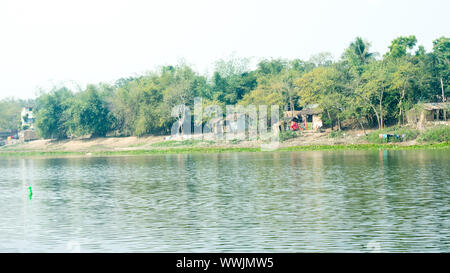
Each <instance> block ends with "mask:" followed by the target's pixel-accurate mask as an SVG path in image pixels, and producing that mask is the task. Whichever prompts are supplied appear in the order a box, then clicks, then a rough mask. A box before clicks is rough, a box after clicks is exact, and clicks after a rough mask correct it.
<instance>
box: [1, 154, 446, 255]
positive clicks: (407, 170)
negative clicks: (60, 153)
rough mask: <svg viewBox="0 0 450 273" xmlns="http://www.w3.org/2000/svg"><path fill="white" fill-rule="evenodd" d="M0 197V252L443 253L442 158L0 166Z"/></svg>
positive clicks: (229, 158) (119, 160)
mask: <svg viewBox="0 0 450 273" xmlns="http://www.w3.org/2000/svg"><path fill="white" fill-rule="evenodd" d="M29 186H31V187H32V191H33V194H32V196H31V197H30V195H29V189H28V187H29ZM0 195H1V196H0V252H378V251H381V252H449V251H450V153H449V152H448V150H423V151H422V150H414V151H335V152H329V151H314V152H281V153H277V152H273V153H272V152H271V153H269V152H264V153H220V154H183V155H154V156H153V155H152V156H124V157H84V158H83V157H79V158H7V157H4V158H0Z"/></svg>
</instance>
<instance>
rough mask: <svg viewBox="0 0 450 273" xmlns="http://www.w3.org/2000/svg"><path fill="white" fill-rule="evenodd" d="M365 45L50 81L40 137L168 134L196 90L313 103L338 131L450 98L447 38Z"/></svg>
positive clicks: (227, 98) (210, 98) (232, 97)
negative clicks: (381, 50)
mask: <svg viewBox="0 0 450 273" xmlns="http://www.w3.org/2000/svg"><path fill="white" fill-rule="evenodd" d="M370 46H371V45H370V43H369V42H367V41H366V40H363V39H362V38H359V37H358V38H356V39H355V41H353V42H352V43H350V45H349V47H348V48H347V49H346V50H345V52H344V53H343V54H342V56H341V57H340V58H339V60H337V61H334V60H333V59H332V58H331V56H330V54H329V53H321V54H318V55H315V56H313V57H312V58H311V59H310V60H308V61H304V60H299V59H295V60H283V59H267V60H263V61H260V62H259V63H258V64H257V67H256V69H253V70H250V69H248V63H249V61H248V60H247V59H238V58H231V59H230V60H221V61H218V62H217V63H216V66H215V71H214V73H213V74H212V75H211V76H210V77H208V76H205V75H200V74H198V73H197V72H195V71H194V70H193V69H192V68H191V67H190V66H189V65H186V64H178V65H176V66H164V67H161V68H160V69H158V70H157V71H154V72H151V73H148V74H146V75H142V76H139V77H130V78H122V79H119V80H118V81H116V83H115V84H113V85H110V84H98V85H89V86H87V88H86V90H82V91H78V92H73V91H71V90H69V89H67V88H65V87H63V88H54V89H53V90H51V91H49V92H46V93H42V94H41V95H40V96H39V97H38V98H37V99H36V106H37V108H36V109H37V112H36V122H37V124H36V127H37V129H38V132H39V134H40V135H41V136H42V137H44V138H66V137H69V136H82V135H88V134H90V135H92V136H105V135H106V134H108V133H109V134H113V135H123V136H129V135H136V136H141V135H145V134H167V133H170V128H171V125H172V123H173V122H174V118H173V117H171V109H172V108H173V107H174V106H175V105H179V104H185V105H186V106H189V107H191V108H192V107H193V105H194V98H195V97H202V98H203V104H204V106H208V105H212V104H214V105H219V106H221V107H223V112H224V113H225V105H229V104H241V105H244V106H245V105H250V104H254V105H273V104H278V105H280V108H281V109H284V110H292V109H296V110H297V109H301V108H302V107H305V106H306V105H308V104H318V105H319V107H320V108H321V109H322V110H323V120H324V122H325V124H326V125H327V126H330V127H332V128H333V129H335V130H340V129H341V128H342V127H343V121H352V122H354V124H359V125H361V126H362V127H364V126H369V127H378V128H383V127H384V126H386V125H392V124H396V123H398V124H403V123H404V122H405V119H406V117H405V113H406V111H408V110H409V109H411V108H412V107H413V106H414V105H415V104H417V103H418V102H437V101H442V100H443V97H446V96H448V94H449V92H450V88H449V76H450V65H449V60H450V38H446V37H441V38H439V39H436V40H435V41H434V42H433V49H432V50H431V52H426V51H425V49H424V47H423V46H417V39H416V37H415V36H408V37H399V38H397V39H395V40H393V41H392V43H391V45H390V46H389V51H388V52H386V53H385V54H384V55H383V56H380V55H379V54H377V53H375V52H371V50H370ZM1 106H2V104H0V109H1ZM0 112H2V110H0ZM0 114H1V115H3V113H0ZM0 119H1V118H0Z"/></svg>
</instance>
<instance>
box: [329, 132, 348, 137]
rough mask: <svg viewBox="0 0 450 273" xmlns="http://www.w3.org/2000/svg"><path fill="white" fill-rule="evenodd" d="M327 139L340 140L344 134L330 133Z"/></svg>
mask: <svg viewBox="0 0 450 273" xmlns="http://www.w3.org/2000/svg"><path fill="white" fill-rule="evenodd" d="M328 137H329V138H342V137H344V132H342V131H331V133H330V134H329V135H328Z"/></svg>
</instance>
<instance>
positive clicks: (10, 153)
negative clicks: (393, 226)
mask: <svg viewBox="0 0 450 273" xmlns="http://www.w3.org/2000/svg"><path fill="white" fill-rule="evenodd" d="M420 149H450V143H449V142H447V143H438V144H432V143H431V144H422V145H409V146H405V145H398V144H350V145H345V144H344V145H305V146H294V147H285V148H280V149H277V150H276V151H275V152H293V151H340V150H420ZM234 152H265V151H262V150H261V149H260V148H236V147H188V148H184V147H181V148H168V149H150V150H127V151H92V152H90V153H88V152H64V151H54V152H20V151H17V152H16V151H0V156H13V157H27V156H31V157H35V156H45V157H60V156H132V155H158V154H187V153H234Z"/></svg>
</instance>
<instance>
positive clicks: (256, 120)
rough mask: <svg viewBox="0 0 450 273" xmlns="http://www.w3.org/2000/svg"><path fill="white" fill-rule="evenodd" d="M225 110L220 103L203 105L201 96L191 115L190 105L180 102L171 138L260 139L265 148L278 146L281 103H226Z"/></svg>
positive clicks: (176, 109)
mask: <svg viewBox="0 0 450 273" xmlns="http://www.w3.org/2000/svg"><path fill="white" fill-rule="evenodd" d="M225 112H226V113H223V110H222V107H220V106H218V105H209V106H206V107H203V104H202V98H199V97H196V98H194V107H193V113H192V114H191V109H190V108H189V107H188V106H186V105H184V104H180V105H177V106H175V107H173V109H172V112H171V114H172V117H174V118H176V121H175V123H174V124H173V125H172V128H171V135H172V136H171V137H172V138H173V139H180V140H181V139H201V140H224V141H236V140H237V141H243V140H247V141H259V142H260V147H261V149H262V150H269V151H270V150H276V149H277V148H278V146H279V132H280V107H279V105H271V106H270V107H268V106H267V105H258V107H257V106H256V105H248V106H242V105H226V107H225ZM268 113H270V114H268Z"/></svg>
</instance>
